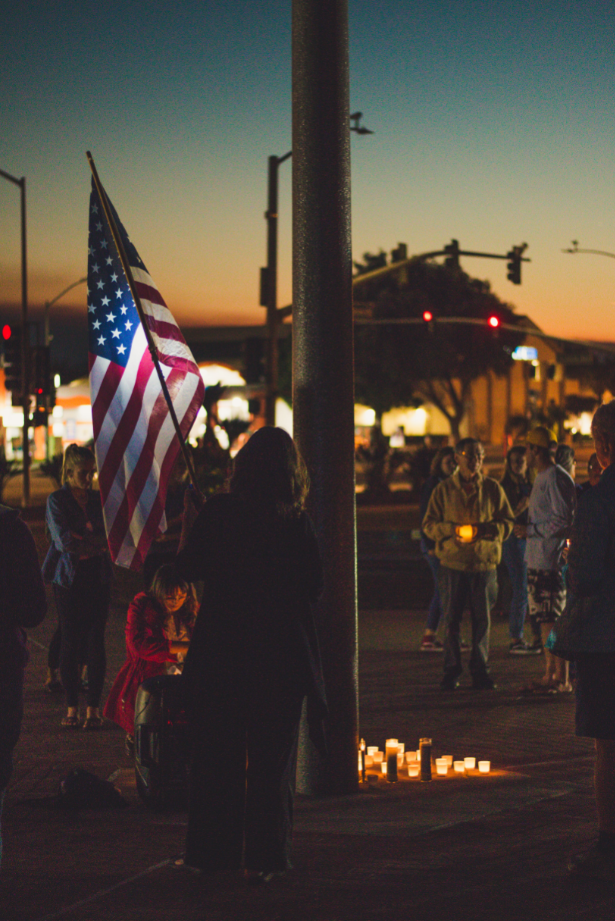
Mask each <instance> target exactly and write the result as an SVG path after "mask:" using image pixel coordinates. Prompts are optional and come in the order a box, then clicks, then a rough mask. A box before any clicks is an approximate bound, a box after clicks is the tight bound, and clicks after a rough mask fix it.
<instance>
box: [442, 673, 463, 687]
mask: <svg viewBox="0 0 615 921" xmlns="http://www.w3.org/2000/svg"><path fill="white" fill-rule="evenodd" d="M457 687H459V678H458V676H457V675H454V674H445V675H444V678H443V679H442V681H441V682H440V690H441V691H454V690H455V688H457Z"/></svg>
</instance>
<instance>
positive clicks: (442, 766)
mask: <svg viewBox="0 0 615 921" xmlns="http://www.w3.org/2000/svg"><path fill="white" fill-rule="evenodd" d="M436 774H440V775H441V776H445V775H446V774H448V763H447V761H446V759H445V758H436Z"/></svg>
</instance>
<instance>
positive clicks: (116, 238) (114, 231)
mask: <svg viewBox="0 0 615 921" xmlns="http://www.w3.org/2000/svg"><path fill="white" fill-rule="evenodd" d="M86 156H87V158H88V163H89V164H90V169H91V170H92V178H93V179H94V185H95V186H96V191H97V192H98V197H99V198H100V201H101V204H102V206H103V210H104V212H105V217H106V218H107V223H108V224H109V228H110V230H111V235H112V237H113V242H114V243H115V246H116V249H117V251H118V255H119V257H120V262H121V263H122V268H123V269H124V274H125V275H126V279H127V281H128V287H129V288H130V293H131V294H132V298H133V300H134V302H135V307H136V308H137V313H138V314H139V319H140V320H141V326H142V327H143V331H144V333H145V338H146V340H147V346H148V349H149V353H150V355H151V356H152V361H153V362H154V367H155V368H156V372H157V373H158V380H159V381H160V386H161V387H162V392H163V394H164V398H165V400H166V403H167V406H168V408H169V413H170V416H171V419H172V420H173V425H174V426H175V431H176V432H177V437H178V438H179V444H180V447H181V450H182V454H183V456H184V460H185V462H186V467H187V469H188V476H189V477H190V481H191V483H192V486H193V487H194V489H195V491H196V492H197V493H198V495H199V496H200V497H201V498H204V497H203V494H202V492H201V490H200V489H199V486H198V483H197V481H196V474H195V472H194V467H193V465H192V458H191V457H190V452H189V451H188V447H187V445H186V443H185V441H184V438H183V436H182V433H181V429H180V427H179V422H178V420H177V414H176V412H175V407H174V406H173V403H172V401H171V395H170V393H169V390H168V387H167V382H166V381H165V379H164V375H163V373H162V369H161V367H160V362H159V359H158V352H157V350H156V345H155V343H154V340H153V338H152V333H151V330H150V328H149V326H148V325H147V322H146V319H145V312H144V310H143V306H142V304H141V299H140V297H139V295H138V293H137V286H136V284H135V280H134V277H133V274H132V270H131V268H130V264H129V262H128V256H127V255H126V250H125V249H124V244H123V242H122V238H121V236H120V233H119V230H118V228H117V225H116V223H115V220H114V218H113V214H112V213H111V208H110V207H109V202H108V201H107V196H106V193H105V190H104V189H103V187H102V184H101V182H100V179H99V178H98V171H97V169H96V166H95V164H94V158H93V157H92V154H91V153H90V151H89V150H88V151H86Z"/></svg>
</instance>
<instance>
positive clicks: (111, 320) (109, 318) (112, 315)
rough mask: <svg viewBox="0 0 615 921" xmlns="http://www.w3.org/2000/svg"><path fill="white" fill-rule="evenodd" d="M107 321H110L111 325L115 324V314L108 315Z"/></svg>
mask: <svg viewBox="0 0 615 921" xmlns="http://www.w3.org/2000/svg"><path fill="white" fill-rule="evenodd" d="M107 320H108V321H109V323H113V321H114V320H115V314H114V313H108V314H107Z"/></svg>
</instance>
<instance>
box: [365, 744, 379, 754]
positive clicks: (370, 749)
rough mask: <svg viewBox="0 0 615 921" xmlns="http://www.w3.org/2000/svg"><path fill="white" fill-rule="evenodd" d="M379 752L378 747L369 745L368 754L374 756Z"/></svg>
mask: <svg viewBox="0 0 615 921" xmlns="http://www.w3.org/2000/svg"><path fill="white" fill-rule="evenodd" d="M377 751H378V746H377V745H368V746H367V754H368V755H373V754H374V753H375V752H377Z"/></svg>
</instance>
